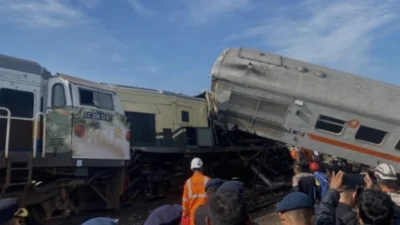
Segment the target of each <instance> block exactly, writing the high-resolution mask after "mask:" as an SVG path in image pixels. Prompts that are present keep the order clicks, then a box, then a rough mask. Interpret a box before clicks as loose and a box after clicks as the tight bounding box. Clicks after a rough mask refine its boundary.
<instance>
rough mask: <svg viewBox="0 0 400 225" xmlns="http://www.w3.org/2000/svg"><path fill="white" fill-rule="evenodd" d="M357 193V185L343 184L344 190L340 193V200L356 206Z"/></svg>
mask: <svg viewBox="0 0 400 225" xmlns="http://www.w3.org/2000/svg"><path fill="white" fill-rule="evenodd" d="M356 195H357V187H355V186H343V190H342V192H341V193H340V199H339V201H340V202H341V203H344V204H347V205H349V206H351V207H355V205H356Z"/></svg>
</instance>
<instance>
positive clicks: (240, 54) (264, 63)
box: [211, 48, 400, 171]
mask: <svg viewBox="0 0 400 225" xmlns="http://www.w3.org/2000/svg"><path fill="white" fill-rule="evenodd" d="M211 75H212V93H213V96H214V97H215V102H214V103H215V106H214V107H213V108H215V109H216V110H215V111H214V113H215V115H216V116H217V117H218V119H217V120H218V121H221V122H222V123H223V124H225V126H226V128H227V129H229V130H235V129H237V130H242V131H245V132H248V133H254V134H257V135H258V136H261V137H265V138H268V139H271V140H276V141H280V142H283V143H287V144H289V145H294V146H298V147H304V148H308V149H313V150H317V151H319V152H322V153H325V154H329V155H333V156H337V157H341V158H344V159H348V160H351V161H354V162H358V163H361V164H365V165H369V166H376V165H377V163H379V162H386V163H389V164H392V165H393V166H394V167H395V169H396V171H400V115H399V113H398V111H399V109H400V87H399V86H395V85H391V84H386V83H383V82H379V81H375V80H372V79H368V78H364V77H360V76H356V75H353V74H349V73H345V72H341V71H337V70H333V69H329V68H325V67H322V66H318V65H314V64H311V63H307V62H302V61H299V60H295V59H291V58H287V57H283V56H280V55H276V54H271V53H266V52H260V51H258V50H254V49H245V48H229V49H226V50H225V51H223V52H222V53H221V55H220V56H219V57H218V59H217V60H216V62H215V64H214V66H213V68H212V71H211Z"/></svg>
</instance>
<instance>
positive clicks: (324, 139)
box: [280, 102, 400, 171]
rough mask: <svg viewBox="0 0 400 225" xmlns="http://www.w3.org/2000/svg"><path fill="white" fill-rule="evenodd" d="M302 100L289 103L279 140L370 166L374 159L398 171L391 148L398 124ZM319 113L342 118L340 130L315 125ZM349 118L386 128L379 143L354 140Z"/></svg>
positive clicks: (396, 155)
mask: <svg viewBox="0 0 400 225" xmlns="http://www.w3.org/2000/svg"><path fill="white" fill-rule="evenodd" d="M303 103H304V104H303V105H302V106H300V105H296V104H293V105H292V106H291V107H290V109H289V112H288V114H287V117H286V120H285V124H284V127H285V130H286V131H287V132H284V133H282V135H281V136H280V140H281V141H282V142H285V143H288V144H290V145H294V146H300V147H304V148H308V149H312V150H316V151H319V152H322V153H326V154H329V155H334V156H337V157H341V158H344V159H347V160H351V161H355V162H358V163H363V164H366V165H370V166H376V165H377V162H387V163H390V164H392V165H393V166H394V167H395V168H396V170H397V171H400V163H399V159H400V151H398V150H395V145H396V144H397V142H398V141H399V138H400V126H399V124H396V123H391V122H387V121H383V120H380V119H378V118H374V117H368V116H365V115H360V114H357V113H353V112H348V111H345V110H343V109H338V108H331V107H326V106H322V105H319V104H315V103H310V102H303ZM320 115H323V116H328V117H332V118H335V119H339V120H343V121H344V122H345V124H344V125H343V130H342V131H341V132H340V133H339V134H336V133H332V132H327V131H322V130H318V129H316V128H315V124H316V122H317V120H318V119H319V117H320ZM353 120H357V121H358V122H359V124H360V125H364V126H367V127H371V128H375V129H379V130H382V131H386V132H388V133H387V135H386V136H385V138H384V139H383V142H382V144H372V143H367V142H365V141H359V140H356V139H355V135H356V133H357V131H358V129H359V126H358V127H355V128H352V127H351V126H349V123H348V121H353Z"/></svg>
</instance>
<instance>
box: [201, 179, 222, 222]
mask: <svg viewBox="0 0 400 225" xmlns="http://www.w3.org/2000/svg"><path fill="white" fill-rule="evenodd" d="M224 182H225V181H224V180H222V179H220V178H214V179H211V180H210V181H209V182H208V183H207V184H206V193H207V196H211V194H213V193H215V192H216V191H217V190H218V188H219V187H220V186H221V185H222V184H223V183H224ZM207 216H208V202H207V203H206V204H204V205H201V206H199V207H198V208H197V209H196V212H195V216H194V218H195V219H194V224H195V225H206V217H207Z"/></svg>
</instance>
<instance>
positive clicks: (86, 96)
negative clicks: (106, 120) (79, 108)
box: [79, 89, 96, 106]
mask: <svg viewBox="0 0 400 225" xmlns="http://www.w3.org/2000/svg"><path fill="white" fill-rule="evenodd" d="M79 101H80V104H81V105H87V106H96V105H95V104H94V91H90V90H86V89H79Z"/></svg>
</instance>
